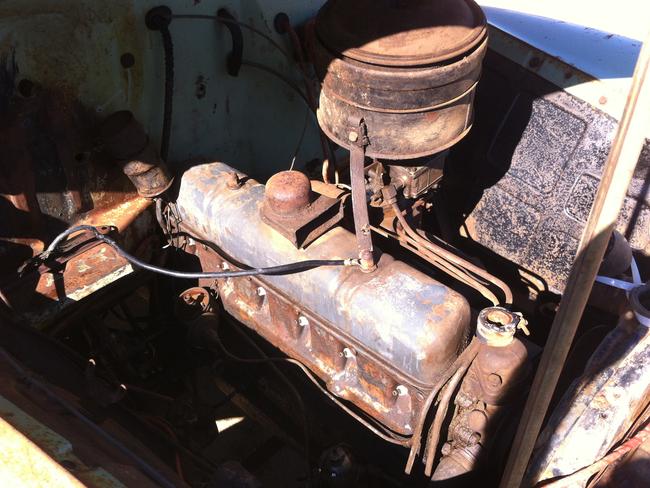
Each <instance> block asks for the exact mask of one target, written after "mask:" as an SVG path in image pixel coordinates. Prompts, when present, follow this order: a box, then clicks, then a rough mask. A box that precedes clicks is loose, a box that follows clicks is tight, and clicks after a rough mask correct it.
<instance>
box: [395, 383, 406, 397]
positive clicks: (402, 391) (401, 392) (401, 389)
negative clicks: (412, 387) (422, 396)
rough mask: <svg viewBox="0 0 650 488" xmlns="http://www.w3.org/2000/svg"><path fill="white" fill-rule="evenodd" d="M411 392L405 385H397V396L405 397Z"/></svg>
mask: <svg viewBox="0 0 650 488" xmlns="http://www.w3.org/2000/svg"><path fill="white" fill-rule="evenodd" d="M408 392H409V390H408V388H407V387H405V386H404V385H397V387H396V388H395V391H394V393H395V396H404V395H406V394H407V393H408Z"/></svg>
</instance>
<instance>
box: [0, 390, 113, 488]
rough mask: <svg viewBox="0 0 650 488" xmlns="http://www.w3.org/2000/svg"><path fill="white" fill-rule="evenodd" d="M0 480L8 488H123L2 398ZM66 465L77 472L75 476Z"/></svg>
mask: <svg viewBox="0 0 650 488" xmlns="http://www.w3.org/2000/svg"><path fill="white" fill-rule="evenodd" d="M0 417H2V418H0V446H1V447H0V479H2V485H3V486H5V487H10V486H15V487H18V486H20V487H31V486H33V487H41V486H57V487H59V486H60V487H82V486H91V487H114V488H118V487H123V486H125V485H123V484H122V483H120V482H119V481H118V480H117V479H116V478H114V477H113V476H112V475H111V474H110V473H108V472H107V471H105V470H104V469H103V468H101V467H89V466H87V465H85V464H84V463H83V462H82V461H81V460H80V459H79V458H78V457H77V456H76V455H75V453H74V451H73V446H72V444H71V443H70V441H68V440H67V439H65V438H64V437H62V436H61V435H59V434H57V433H56V432H54V431H52V430H51V429H49V428H48V427H46V426H45V425H43V424H42V423H40V422H38V421H37V420H36V419H34V418H33V417H31V416H29V415H28V414H27V413H25V412H24V411H23V410H21V409H20V408H19V407H18V406H16V405H14V404H13V403H11V402H10V401H9V400H7V399H6V398H4V397H2V396H0ZM64 466H69V467H70V468H72V469H74V471H75V474H76V476H74V475H73V474H71V473H70V471H68V469H66V468H65V467H64Z"/></svg>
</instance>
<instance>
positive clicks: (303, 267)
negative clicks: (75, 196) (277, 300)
mask: <svg viewBox="0 0 650 488" xmlns="http://www.w3.org/2000/svg"><path fill="white" fill-rule="evenodd" d="M79 231H90V232H92V233H93V234H95V238H96V239H97V240H98V241H100V242H103V243H104V244H108V245H109V246H111V247H112V248H113V249H115V251H116V252H117V254H119V255H120V256H122V257H123V258H124V259H126V260H127V261H128V262H130V263H131V264H132V265H134V266H136V267H138V268H142V269H146V270H147V271H151V272H152V273H158V274H163V275H166V276H171V277H173V278H183V279H202V278H214V279H217V278H238V277H242V276H259V275H285V274H292V273H299V272H302V271H308V270H310V269H314V268H319V267H321V266H358V265H359V260H358V259H311V260H306V261H299V262H295V263H290V264H283V265H280V266H270V267H268V268H251V269H244V270H241V271H208V272H185V271H175V270H171V269H167V268H161V267H160V266H154V265H153V264H149V263H145V262H144V261H142V260H140V259H138V258H136V257H135V256H133V255H131V254H129V253H128V252H126V251H125V250H124V249H122V248H121V247H120V246H119V245H118V244H117V243H116V242H115V241H114V240H113V239H111V238H110V237H108V236H106V235H104V234H102V233H100V232H99V230H98V229H97V228H96V227H94V226H92V225H77V226H74V227H70V228H69V229H67V230H66V231H64V232H62V233H61V234H59V235H58V236H57V237H56V238H55V239H54V240H53V241H52V243H51V244H50V245H49V246H48V248H47V249H46V250H45V252H44V253H43V254H42V255H41V258H42V259H47V258H48V257H49V256H50V254H52V253H53V252H54V251H56V249H57V247H58V246H59V245H60V244H61V243H62V242H63V241H65V239H67V237H68V236H70V235H71V234H74V233H76V232H79Z"/></svg>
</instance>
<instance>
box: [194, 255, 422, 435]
mask: <svg viewBox="0 0 650 488" xmlns="http://www.w3.org/2000/svg"><path fill="white" fill-rule="evenodd" d="M196 252H197V255H198V256H199V258H200V259H201V262H202V264H203V267H204V268H205V269H208V267H211V268H210V269H224V263H225V264H226V269H232V270H236V269H238V268H237V267H236V266H235V265H234V264H233V263H229V262H227V261H225V260H223V258H222V257H221V256H219V255H218V254H217V253H215V252H213V251H212V250H210V249H207V250H206V249H203V248H202V247H201V246H198V247H197V249H196ZM206 282H209V280H206ZM217 288H218V291H219V295H220V297H221V299H222V301H223V305H224V308H225V309H226V311H227V312H228V313H229V314H231V315H232V316H233V317H235V318H236V319H237V320H238V321H240V322H242V323H244V324H246V325H247V326H248V327H250V328H251V329H253V330H254V331H256V332H257V333H258V334H260V335H261V336H262V337H264V338H265V339H266V340H268V341H269V342H271V343H272V344H274V345H275V346H276V347H278V348H280V350H282V352H284V353H285V354H287V355H288V356H289V357H296V358H300V360H301V362H303V363H304V364H305V365H306V366H307V367H309V369H311V370H312V371H314V372H315V373H316V374H317V375H318V376H319V377H320V378H321V379H322V380H323V381H325V382H326V383H327V385H328V389H329V390H330V391H332V392H333V393H334V394H336V395H337V396H339V397H341V398H345V399H346V400H349V401H351V402H353V403H355V404H356V405H357V406H359V407H360V408H361V409H362V410H364V411H365V412H366V413H367V414H368V415H371V416H373V417H375V418H377V419H378V420H380V421H381V422H382V423H383V424H385V425H386V426H387V427H389V428H390V429H392V430H394V431H395V432H398V433H401V434H404V435H410V434H411V433H412V428H413V425H414V419H415V418H416V413H417V412H419V410H420V407H421V405H422V402H423V401H424V398H425V397H426V395H427V393H428V390H427V388H426V386H425V385H421V384H417V383H414V382H413V380H412V379H411V378H408V377H406V376H405V375H403V374H401V373H400V372H399V371H397V370H396V369H395V368H394V367H392V366H391V365H390V364H389V363H388V362H387V361H385V360H383V359H381V358H379V357H378V356H377V354H376V353H373V352H372V351H371V350H369V349H368V348H367V347H366V346H364V345H363V344H362V343H360V342H359V341H357V340H356V339H354V338H352V337H350V336H349V335H347V334H345V333H344V332H343V331H341V330H340V329H337V328H336V327H334V326H333V325H331V324H328V323H327V322H325V321H324V320H322V319H320V318H319V317H316V316H314V315H312V314H311V313H309V312H308V311H306V310H303V309H302V308H301V307H300V306H299V305H298V304H295V303H292V302H291V300H289V299H288V298H287V297H286V296H284V295H283V294H282V293H281V292H280V291H278V290H276V289H274V288H273V287H272V286H269V284H268V283H266V282H264V281H261V280H260V279H258V278H256V277H250V278H247V279H244V280H241V279H239V280H237V279H233V278H227V279H223V280H221V279H220V280H217ZM260 290H263V292H260ZM400 385H402V388H399V386H400ZM396 392H399V393H396Z"/></svg>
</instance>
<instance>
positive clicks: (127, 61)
mask: <svg viewBox="0 0 650 488" xmlns="http://www.w3.org/2000/svg"><path fill="white" fill-rule="evenodd" d="M120 64H121V65H122V68H124V69H129V68H132V67H133V65H135V56H134V55H133V54H131V53H124V54H122V56H120Z"/></svg>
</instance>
